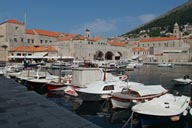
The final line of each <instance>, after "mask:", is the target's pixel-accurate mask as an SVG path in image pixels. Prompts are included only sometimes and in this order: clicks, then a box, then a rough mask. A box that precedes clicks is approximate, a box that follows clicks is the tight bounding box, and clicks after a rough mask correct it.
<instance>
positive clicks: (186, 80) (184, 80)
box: [173, 75, 192, 85]
mask: <svg viewBox="0 0 192 128" xmlns="http://www.w3.org/2000/svg"><path fill="white" fill-rule="evenodd" d="M173 82H174V83H175V85H189V84H192V79H189V75H186V76H184V77H183V78H177V79H173Z"/></svg>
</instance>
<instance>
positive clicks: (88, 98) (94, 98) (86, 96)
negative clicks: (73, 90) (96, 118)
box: [77, 91, 104, 101]
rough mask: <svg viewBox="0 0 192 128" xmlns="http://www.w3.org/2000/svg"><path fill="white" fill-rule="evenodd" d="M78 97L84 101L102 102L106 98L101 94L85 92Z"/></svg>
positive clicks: (79, 93)
mask: <svg viewBox="0 0 192 128" xmlns="http://www.w3.org/2000/svg"><path fill="white" fill-rule="evenodd" d="M77 93H78V96H79V97H80V98H81V99H82V100H83V101H102V100H104V98H102V95H100V94H91V93H84V92H78V91H77Z"/></svg>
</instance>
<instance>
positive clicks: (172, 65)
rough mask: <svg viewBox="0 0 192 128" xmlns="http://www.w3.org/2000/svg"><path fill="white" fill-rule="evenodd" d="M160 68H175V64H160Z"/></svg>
mask: <svg viewBox="0 0 192 128" xmlns="http://www.w3.org/2000/svg"><path fill="white" fill-rule="evenodd" d="M158 67H174V64H172V63H165V62H163V63H159V64H158Z"/></svg>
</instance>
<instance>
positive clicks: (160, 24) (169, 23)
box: [122, 1, 192, 37]
mask: <svg viewBox="0 0 192 128" xmlns="http://www.w3.org/2000/svg"><path fill="white" fill-rule="evenodd" d="M191 14H192V2H191V1H189V2H187V3H185V4H183V5H181V6H179V7H177V8H175V9H173V10H171V11H169V12H167V13H166V14H164V15H162V16H160V17H158V18H156V19H154V20H153V21H151V22H149V23H147V24H144V25H142V26H140V27H138V28H136V29H134V30H132V31H130V32H128V33H125V34H123V35H122V36H128V37H137V36H138V34H139V33H140V31H141V30H148V33H147V34H148V35H149V36H152V37H155V36H160V31H166V32H172V31H173V26H174V24H175V23H176V22H177V23H178V24H179V26H183V25H185V24H187V23H190V24H192V16H191Z"/></svg>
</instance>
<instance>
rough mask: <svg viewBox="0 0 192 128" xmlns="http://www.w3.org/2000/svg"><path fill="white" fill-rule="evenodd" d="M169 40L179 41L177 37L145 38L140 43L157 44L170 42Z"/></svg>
mask: <svg viewBox="0 0 192 128" xmlns="http://www.w3.org/2000/svg"><path fill="white" fill-rule="evenodd" d="M168 40H178V39H177V37H155V38H144V39H141V40H140V42H156V41H168Z"/></svg>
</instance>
